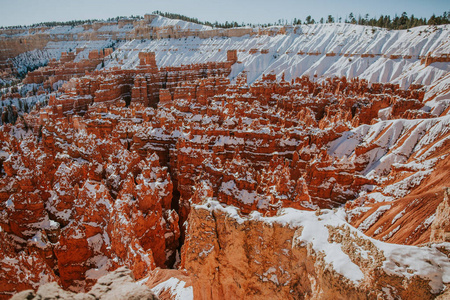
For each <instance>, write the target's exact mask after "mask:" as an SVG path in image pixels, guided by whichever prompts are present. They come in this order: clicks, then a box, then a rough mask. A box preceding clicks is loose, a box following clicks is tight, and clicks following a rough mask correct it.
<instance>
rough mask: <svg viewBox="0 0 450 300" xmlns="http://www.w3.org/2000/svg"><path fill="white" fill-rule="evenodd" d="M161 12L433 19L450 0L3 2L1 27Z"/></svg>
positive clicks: (272, 18)
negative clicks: (351, 15)
mask: <svg viewBox="0 0 450 300" xmlns="http://www.w3.org/2000/svg"><path fill="white" fill-rule="evenodd" d="M155 10H160V11H167V12H173V13H179V14H183V15H186V16H189V17H197V18H198V19H200V20H202V21H212V22H214V21H216V20H217V21H219V22H225V21H237V22H238V23H242V22H245V23H268V22H270V23H273V22H276V21H277V20H278V19H287V20H289V21H290V20H292V19H294V18H300V19H301V20H302V21H304V20H305V18H306V16H307V15H311V16H312V17H313V18H314V19H316V21H318V20H319V19H320V18H321V17H324V18H326V16H328V15H330V14H331V15H333V16H334V17H335V18H338V17H342V19H345V17H346V16H347V14H348V13H350V12H353V13H354V14H355V15H356V16H357V15H358V14H361V15H364V14H366V13H368V14H369V15H370V16H379V15H380V14H384V15H392V16H393V15H394V14H398V15H400V14H401V13H402V12H404V11H405V12H407V13H408V15H411V14H414V15H415V16H416V17H426V18H429V17H430V16H431V15H432V14H433V13H435V14H437V15H441V14H442V13H443V12H444V11H450V1H449V0H371V1H367V0H346V1H344V0H340V1H338V0H316V1H314V0H273V1H266V0H259V1H257V0H191V1H187V0H72V1H67V0H0V26H10V25H29V24H33V23H39V22H44V21H69V20H80V19H83V20H84V19H107V18H109V17H116V16H130V15H144V14H146V13H151V12H152V11H155Z"/></svg>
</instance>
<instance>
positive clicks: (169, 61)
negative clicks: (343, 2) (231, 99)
mask: <svg viewBox="0 0 450 300" xmlns="http://www.w3.org/2000/svg"><path fill="white" fill-rule="evenodd" d="M449 29H450V26H448V25H445V26H439V27H428V26H422V27H416V28H413V29H410V30H401V31H389V30H386V29H380V28H372V27H368V26H358V25H352V24H316V25H301V26H296V27H292V28H290V30H288V33H287V34H279V35H275V36H268V35H254V36H248V35H247V36H243V37H232V38H225V37H216V38H210V39H200V38H196V37H189V38H184V39H183V38H182V39H162V40H152V41H141V40H139V41H138V40H134V41H129V42H127V43H126V44H124V45H123V46H122V47H120V48H119V49H118V50H117V51H116V54H117V57H118V59H119V60H124V64H123V65H122V68H133V67H135V66H136V65H137V64H138V52H139V51H154V52H156V59H157V64H158V66H176V65H181V64H192V63H200V62H205V61H224V60H226V51H227V50H231V49H237V50H238V59H239V61H241V62H242V63H241V64H236V65H235V66H234V67H233V72H232V73H231V75H230V76H231V78H235V77H236V76H237V75H238V74H239V73H240V72H242V71H247V72H248V80H249V82H250V83H251V82H253V81H255V80H256V79H258V78H260V77H261V75H262V74H263V73H268V72H275V73H276V74H277V75H278V76H281V74H282V73H285V75H286V79H287V80H290V79H291V78H295V77H298V76H301V75H309V76H313V75H317V76H319V77H328V76H347V77H360V78H365V79H368V80H370V81H372V82H393V83H399V84H401V85H402V86H405V87H406V86H408V85H409V84H411V83H419V84H426V85H429V84H431V83H432V82H433V81H435V80H437V79H438V78H440V77H441V76H443V75H445V74H446V73H447V72H448V71H449V70H450V67H449V64H448V63H434V64H432V65H431V66H429V67H425V66H424V65H421V64H420V59H419V57H421V56H426V55H427V54H428V53H430V52H432V53H433V55H440V54H443V53H450V43H449V42H448V41H449ZM250 49H256V50H262V49H267V50H268V53H267V54H262V53H261V52H257V53H254V54H251V53H249V51H250ZM299 52H303V53H305V54H303V55H301V54H298V53H299ZM311 52H313V53H320V54H319V55H307V54H306V53H311ZM327 53H328V54H331V53H335V54H338V55H336V56H327V55H326V54H327ZM339 54H342V55H339ZM343 54H350V55H354V56H349V57H346V56H344V55H343ZM361 54H373V55H374V56H375V57H362V56H361ZM391 55H399V56H402V57H403V56H407V58H406V59H402V58H396V59H391V58H389V57H390V56H391ZM409 56H411V58H409ZM114 65H118V62H117V61H111V62H110V63H109V64H108V65H107V67H111V66H114Z"/></svg>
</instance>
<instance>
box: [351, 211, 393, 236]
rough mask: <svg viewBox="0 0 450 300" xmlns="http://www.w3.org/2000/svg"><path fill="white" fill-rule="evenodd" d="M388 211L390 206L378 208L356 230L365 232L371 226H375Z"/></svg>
mask: <svg viewBox="0 0 450 300" xmlns="http://www.w3.org/2000/svg"><path fill="white" fill-rule="evenodd" d="M389 209H391V205H383V206H380V207H378V209H377V210H376V211H375V212H374V213H373V214H371V215H370V216H369V217H367V218H366V219H365V220H364V221H363V222H362V223H361V224H360V225H359V226H358V229H359V230H362V231H365V230H367V229H369V228H370V227H371V226H372V225H373V224H375V223H376V222H377V221H378V219H379V218H380V217H381V216H382V215H383V214H384V213H385V212H386V211H388V210H389Z"/></svg>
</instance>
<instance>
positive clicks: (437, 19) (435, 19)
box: [0, 10, 450, 29]
mask: <svg viewBox="0 0 450 300" xmlns="http://www.w3.org/2000/svg"><path fill="white" fill-rule="evenodd" d="M153 14H156V15H160V16H162V17H166V18H169V19H178V20H182V21H186V22H192V23H196V24H200V25H206V26H211V27H215V28H233V27H243V26H249V27H257V26H259V27H270V26H274V25H301V24H305V25H306V24H318V23H319V24H323V23H342V22H344V23H349V24H358V25H366V26H376V27H381V28H387V29H409V28H412V27H417V26H423V25H444V24H450V11H449V12H444V13H443V14H442V15H435V14H433V15H432V16H431V17H430V18H428V19H427V18H417V17H415V16H414V15H411V16H408V14H407V13H406V12H404V13H402V14H401V15H400V16H398V15H394V17H391V16H390V15H381V16H379V17H370V16H369V14H365V15H364V16H361V15H358V16H356V15H355V14H353V13H352V12H351V13H349V14H348V15H347V16H346V17H345V19H344V20H342V17H339V18H335V17H333V16H332V15H328V16H327V17H326V18H325V19H324V18H320V20H318V21H316V20H314V19H313V18H312V17H311V16H307V17H306V18H305V20H304V21H303V22H302V20H301V19H297V18H294V19H293V20H291V21H288V20H286V19H279V20H278V21H276V22H273V23H264V24H251V23H247V24H244V23H241V24H239V23H238V22H236V21H230V22H228V21H226V22H222V23H220V22H217V21H215V22H209V21H200V20H199V19H198V18H191V17H188V16H184V15H180V14H175V13H169V12H162V11H159V10H156V11H154V12H153ZM121 19H132V20H141V19H143V17H142V16H139V15H136V16H134V15H132V16H130V17H125V16H118V17H115V18H108V19H107V20H106V21H108V22H113V21H118V20H121ZM101 21H105V20H98V19H92V20H74V21H66V22H56V21H54V22H41V23H37V24H33V25H29V26H7V27H3V26H2V27H0V29H17V28H30V27H31V28H33V27H40V26H49V27H51V26H77V25H83V24H92V23H95V22H101Z"/></svg>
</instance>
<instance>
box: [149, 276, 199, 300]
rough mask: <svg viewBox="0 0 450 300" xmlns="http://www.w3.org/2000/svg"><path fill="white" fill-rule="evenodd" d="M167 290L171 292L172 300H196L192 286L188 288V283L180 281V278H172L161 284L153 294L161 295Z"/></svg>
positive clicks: (155, 288)
mask: <svg viewBox="0 0 450 300" xmlns="http://www.w3.org/2000/svg"><path fill="white" fill-rule="evenodd" d="M165 290H169V291H170V294H171V295H172V297H171V298H170V299H174V300H193V299H194V289H193V287H192V286H188V287H186V282H184V281H181V280H179V279H178V278H175V277H172V278H170V279H168V280H166V281H164V282H161V283H160V284H158V285H157V286H155V287H154V288H152V292H153V293H155V294H156V295H159V294H160V293H162V292H163V291H165Z"/></svg>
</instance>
